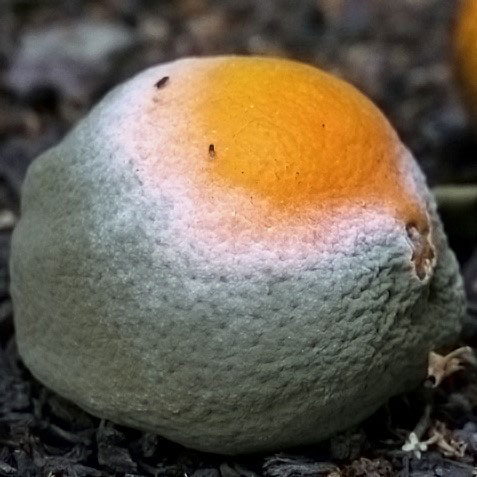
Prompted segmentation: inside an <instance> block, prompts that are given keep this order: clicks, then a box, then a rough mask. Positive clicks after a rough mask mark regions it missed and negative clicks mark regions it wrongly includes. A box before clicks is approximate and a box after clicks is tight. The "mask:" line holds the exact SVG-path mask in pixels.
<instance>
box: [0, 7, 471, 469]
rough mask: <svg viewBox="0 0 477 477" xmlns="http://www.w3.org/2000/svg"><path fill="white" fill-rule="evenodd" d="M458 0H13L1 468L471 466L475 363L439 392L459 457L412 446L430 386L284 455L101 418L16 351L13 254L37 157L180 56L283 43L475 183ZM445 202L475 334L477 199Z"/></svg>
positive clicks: (2, 170) (1, 45)
mask: <svg viewBox="0 0 477 477" xmlns="http://www.w3.org/2000/svg"><path fill="white" fill-rule="evenodd" d="M458 3H459V2H457V1H449V0H392V1H384V0H321V1H320V0H222V1H220V0H177V1H173V0H168V1H153V0H123V1H122V0H91V1H80V0H65V1H48V0H39V1H33V0H30V1H20V0H18V1H14V0H0V476H2V475H71V476H74V475H178V476H179V475H180V476H185V475H188V476H195V477H206V476H210V477H219V476H222V477H236V476H239V475H244V476H249V477H251V476H253V475H261V474H264V473H265V474H267V475H270V476H274V475H276V476H300V475H310V476H311V475H329V474H330V472H332V471H334V469H335V466H337V467H336V469H337V468H338V467H339V468H340V469H341V470H340V472H341V474H339V473H337V474H336V476H337V475H345V476H359V475H370V476H371V475H375V476H378V475H398V474H401V475H413V476H428V475H429V476H430V475H456V476H459V475H462V476H468V475H471V472H472V469H473V466H474V463H475V459H476V458H477V413H476V412H475V404H477V392H476V388H475V387H474V386H475V385H474V384H473V383H474V382H475V376H474V375H473V372H472V371H467V373H463V374H462V375H461V376H458V377H457V378H456V379H454V380H451V383H450V384H447V385H446V386H444V388H443V389H442V390H440V391H439V392H438V393H437V394H436V396H435V399H436V406H435V410H434V413H433V417H432V418H433V419H437V418H439V419H441V420H443V421H444V422H445V423H446V425H447V426H448V428H449V429H450V430H452V431H455V432H457V434H456V436H457V437H458V438H460V439H463V440H464V441H465V442H466V443H467V449H468V450H467V453H466V456H465V457H464V458H462V459H453V460H451V459H448V458H446V457H445V456H443V455H442V454H441V453H439V452H435V451H432V452H429V453H426V454H425V455H424V457H423V459H421V460H420V461H418V460H417V459H415V458H412V456H409V455H406V454H405V453H403V452H402V451H400V447H401V445H402V441H403V438H404V437H405V435H406V430H407V431H409V430H411V429H412V428H413V426H414V425H415V423H416V421H417V420H418V419H419V416H420V414H421V413H422V403H421V397H419V396H418V395H416V396H410V397H407V398H406V399H400V398H399V399H396V400H395V401H396V402H392V403H391V405H390V406H389V407H388V409H386V410H382V411H380V413H378V415H377V416H375V418H372V419H370V420H369V422H367V423H365V425H364V427H363V428H362V429H361V428H359V429H357V430H353V431H350V432H348V433H346V434H345V435H344V436H341V437H338V438H336V439H333V440H332V441H330V442H327V443H324V444H323V445H320V446H316V447H313V448H307V449H298V450H292V451H290V453H289V454H288V455H287V456H285V455H283V454H282V455H280V456H273V455H267V456H244V457H240V458H227V457H220V456H211V455H206V454H201V453H198V452H192V451H187V450H184V449H182V448H181V447H180V446H176V445H174V444H171V443H168V442H166V441H164V440H162V439H160V438H158V437H156V436H152V435H145V434H141V433H140V432H137V431H132V430H129V429H124V428H120V427H118V426H113V425H111V424H110V423H104V422H103V423H100V422H99V420H98V419H95V418H92V417H90V416H87V415H86V414H84V413H82V412H81V411H79V410H77V409H75V408H74V407H72V406H70V405H69V404H67V403H65V402H64V401H62V400H60V399H59V398H57V397H56V396H54V395H52V394H51V393H49V392H48V391H47V390H45V389H44V388H43V387H42V386H41V385H40V384H39V383H37V382H35V381H34V380H33V379H32V378H31V377H30V375H29V373H28V372H27V371H26V370H25V369H24V368H23V367H22V366H21V363H19V361H18V358H17V354H16V349H15V342H14V335H13V324H12V309H11V302H10V299H9V296H8V267H7V261H8V243H9V237H10V232H11V228H12V226H13V224H14V222H15V220H16V218H17V217H18V213H19V194H20V186H21V182H22V178H23V176H24V173H25V170H26V168H27V166H28V164H29V163H30V161H31V160H32V159H33V158H34V157H35V156H36V155H38V154H39V153H40V152H42V151H43V150H45V149H46V148H48V147H49V146H51V145H53V144H55V143H57V142H58V141H59V140H60V138H61V137H62V136H63V135H64V134H65V133H66V132H67V131H68V130H69V129H70V128H71V126H72V125H73V124H75V123H76V122H77V121H78V120H79V119H80V118H81V117H82V116H83V115H85V114H86V113H87V112H88V110H89V109H90V108H91V106H92V105H93V104H94V103H95V102H97V101H98V100H99V99H100V98H101V96H102V95H103V94H104V93H105V92H106V91H108V90H109V89H110V88H111V87H113V86H114V85H116V84H117V83H119V82H121V81H123V80H125V79H126V78H128V77H130V76H131V75H133V74H134V73H136V72H138V71H140V70H142V69H144V68H145V67H147V66H150V65H153V64H156V63H158V62H164V61H168V60H172V59H176V58H178V57H183V56H190V55H212V54H225V53H240V54H257V55H273V56H283V57H289V58H295V59H299V60H303V61H306V62H308V63H311V64H315V65H317V66H320V67H323V68H325V69H327V70H329V71H332V72H334V73H336V74H338V75H339V76H341V77H343V78H345V79H347V80H348V81H350V82H351V83H353V84H354V85H356V86H357V87H358V88H359V89H361V90H362V91H363V92H364V93H366V94H367V95H368V96H370V97H371V98H372V99H373V100H374V101H375V102H376V103H377V104H378V105H379V106H380V107H381V108H382V109H383V111H384V112H385V114H386V115H387V116H388V118H389V119H390V121H391V122H392V123H393V125H394V126H395V127H396V129H397V130H398V132H399V134H400V135H401V137H402V139H403V141H404V142H405V143H406V144H407V145H408V146H409V148H410V149H411V151H412V152H413V153H414V155H415V156H416V158H417V160H418V161H419V163H420V165H421V167H422V168H423V170H424V172H425V173H426V175H427V177H428V181H429V183H430V185H431V186H435V185H439V184H440V185H442V184H456V185H457V186H458V187H460V185H462V184H472V183H473V184H476V183H477V146H476V140H475V138H474V136H473V135H472V133H471V127H470V125H469V121H468V119H467V116H466V114H465V109H464V108H463V106H462V104H461V102H460V100H459V94H458V91H457V88H456V84H455V81H454V70H453V57H452V28H453V19H454V16H455V10H456V7H457V6H458ZM476 54H477V51H476ZM476 74H477V73H476ZM451 199H452V197H451ZM446 201H447V198H445V200H444V204H443V206H442V207H443V217H444V220H445V225H446V228H447V232H448V234H449V237H450V240H451V244H452V245H453V247H454V250H455V251H456V253H457V255H458V258H459V260H460V263H461V266H462V267H463V271H464V274H465V279H466V286H467V290H468V293H469V310H470V319H469V321H468V323H467V325H466V327H465V330H464V335H463V341H464V342H467V343H469V344H475V343H476V342H477V340H476V339H475V337H476V336H477V334H476V332H475V326H474V324H473V319H472V315H473V314H474V315H476V316H477V254H476V253H475V250H476V248H475V246H476V243H477V241H476V237H475V235H476V233H475V229H476V228H477V212H475V210H476V209H475V205H474V209H471V212H469V210H464V211H462V210H454V208H453V207H452V204H451V206H448V204H447V202H446ZM451 202H452V200H451ZM472 211H474V212H475V214H476V215H473V213H472ZM384 424H386V425H384ZM459 433H460V434H459ZM337 472H338V471H337ZM373 472H374V473H373Z"/></svg>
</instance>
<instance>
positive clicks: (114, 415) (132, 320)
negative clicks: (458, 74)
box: [11, 57, 465, 454]
mask: <svg viewBox="0 0 477 477" xmlns="http://www.w3.org/2000/svg"><path fill="white" fill-rule="evenodd" d="M165 77H168V80H163V78H165ZM11 277H12V279H11V291H12V297H13V302H14V309H15V325H16V330H17V340H18V345H19V350H20V354H21V356H22V358H23V360H24V361H25V363H26V365H27V366H28V367H29V369H30V370H31V371H32V373H33V374H34V375H35V376H36V377H37V378H38V379H40V380H41V381H42V382H43V383H45V384H46V385H47V386H49V387H50V388H52V389H53V390H55V391H56V392H58V393H59V394H61V395H62V396H65V397H66V398H68V399H70V400H72V401H73V402H75V403H76V404H78V405H79V406H81V407H82V408H84V409H86V410H88V411H89V412H91V413H92V414H95V415H97V416H101V417H105V418H108V419H111V420H113V421H115V422H118V423H121V424H125V425H129V426H133V427H137V428H140V429H146V430H149V431H153V432H157V433H159V434H161V435H163V436H165V437H167V438H169V439H172V440H174V441H177V442H179V443H181V444H183V445H185V446H188V447H192V448H196V449H199V450H203V451H209V452H217V453H224V454H237V453H244V452H253V451H265V450H277V449H280V448H285V447H288V446H295V445H300V444H309V443H314V442H317V441H319V440H321V439H324V438H326V437H329V436H330V435H332V434H333V433H335V432H337V431H340V430H342V429H345V428H346V427H349V426H351V425H353V424H356V423H358V422H360V421H361V420H362V419H364V418H366V417H367V416H369V415H370V414H371V413H372V412H374V411H375V410H376V409H377V408H378V407H379V406H380V405H382V404H383V403H384V402H385V401H386V400H387V399H388V398H389V397H390V396H393V395H395V394H398V393H401V392H404V391H407V390H410V389H412V388H413V387H415V386H417V385H418V384H419V382H420V381H421V380H422V379H423V378H424V377H425V373H426V366H427V355H428V352H429V351H431V350H435V349H438V348H440V347H442V346H446V345H452V344H453V342H454V341H455V340H456V338H457V336H458V333H459V330H460V326H461V318H462V317H463V315H464V309H465V307H464V294H463V288H462V283H461V279H460V276H459V272H458V266H457V263H456V260H455V258H454V255H453V254H452V252H451V251H450V249H449V247H448V244H447V240H446V237H445V235H444V232H443V229H442V226H441V223H440V221H439V218H438V217H437V214H436V207H435V203H434V200H433V198H432V197H431V195H430V193H429V191H428V189H427V187H426V185H425V181H424V178H423V176H422V174H421V172H420V171H419V169H418V167H417V165H416V163H415V161H414V159H413V158H412V156H411V155H410V154H409V152H408V151H407V150H406V149H405V148H404V147H403V145H402V144H401V142H400V141H399V139H398V137H397V135H396V134H395V132H394V131H393V129H392V128H391V126H390V125H389V123H388V122H387V121H386V119H385V118H384V117H383V116H382V114H381V113H380V112H379V110H378V109H377V108H376V107H375V106H374V105H373V104H372V103H371V102H370V101H369V100H368V99H366V98H365V97H364V96H363V95H362V94H360V93H359V92H358V91H357V90H355V89H354V88H353V87H351V86H350V85H348V84H346V83H345V82H343V81H341V80H339V79H337V78H334V77H333V76H331V75H328V74H326V73H324V72H321V71H320V70H317V69H315V68H311V67H309V66H305V65H301V64H299V63H295V62H290V61H286V60H274V59H268V58H241V57H217V58H207V59H184V60H179V61H176V62H173V63H168V64H164V65H160V66H157V67H154V68H151V69H148V70H146V71H145V72H143V73H141V74H139V75H137V76H136V77H134V78H133V79H131V80H130V81H128V82H126V83H125V84H123V85H121V86H119V87H118V88H116V89H115V90H114V91H112V92H111V93H110V94H108V95H107V96H106V97H105V98H104V99H103V100H102V101H101V102H100V103H99V104H98V106H97V107H96V108H94V110H93V111H92V112H91V113H90V114H89V115H88V117H86V118H85V119H84V120H83V121H81V122H80V124H79V125H78V126H77V127H76V128H75V129H74V130H73V131H72V132H71V133H70V134H69V135H68V136H67V137H66V138H65V139H64V140H63V141H62V142H61V143H60V144H59V145H58V146H57V147H55V148H53V149H51V150H50V151H48V152H46V153H45V154H43V155H42V156H41V157H40V158H38V159H37V160H35V161H34V163H33V164H32V166H31V167H30V169H29V172H28V175H27V178H26V181H25V184H24V188H23V203H22V218H21V220H20V222H19V224H18V226H17V227H16V229H15V231H14V236H13V243H12V255H11Z"/></svg>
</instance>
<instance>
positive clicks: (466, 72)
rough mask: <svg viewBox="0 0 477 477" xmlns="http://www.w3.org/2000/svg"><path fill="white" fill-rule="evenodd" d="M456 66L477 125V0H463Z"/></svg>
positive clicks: (457, 29) (456, 39)
mask: <svg viewBox="0 0 477 477" xmlns="http://www.w3.org/2000/svg"><path fill="white" fill-rule="evenodd" d="M454 50H455V66H456V74H457V79H458V82H459V84H460V86H461V91H462V95H463V99H464V101H465V104H466V106H467V107H468V109H469V111H470V113H471V116H472V119H473V121H474V124H475V125H476V126H477V0H462V1H461V2H460V6H459V9H458V12H457V17H456V22H455V31H454Z"/></svg>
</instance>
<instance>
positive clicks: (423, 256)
mask: <svg viewBox="0 0 477 477" xmlns="http://www.w3.org/2000/svg"><path fill="white" fill-rule="evenodd" d="M406 233H407V236H408V238H409V241H410V243H411V247H412V255H411V261H412V263H413V264H414V269H415V271H416V275H417V276H418V278H419V279H420V280H424V279H425V278H426V277H428V276H429V275H430V274H431V273H432V270H433V268H434V265H435V262H436V254H435V251H434V246H433V244H432V239H431V232H430V228H429V227H428V226H426V227H424V228H421V230H419V227H418V226H417V225H416V224H415V223H414V222H411V223H408V224H407V225H406Z"/></svg>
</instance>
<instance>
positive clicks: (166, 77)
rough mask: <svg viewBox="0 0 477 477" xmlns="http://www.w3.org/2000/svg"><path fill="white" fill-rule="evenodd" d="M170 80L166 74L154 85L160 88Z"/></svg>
mask: <svg viewBox="0 0 477 477" xmlns="http://www.w3.org/2000/svg"><path fill="white" fill-rule="evenodd" d="M168 81H169V76H164V77H163V78H161V79H160V80H159V81H158V82H157V83H156V84H155V85H154V86H155V87H156V88H157V89H160V88H162V87H163V86H165V85H166V84H167V83H168Z"/></svg>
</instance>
